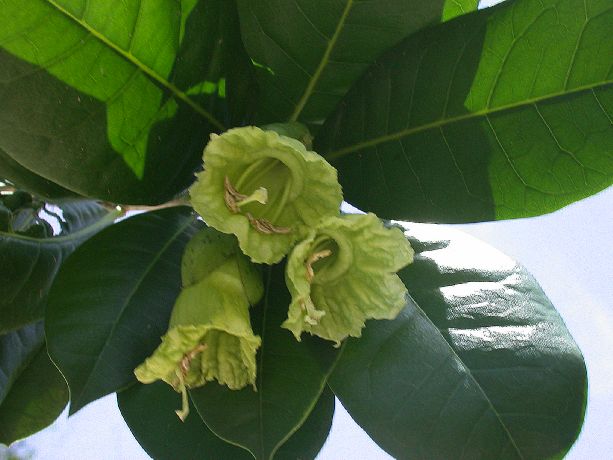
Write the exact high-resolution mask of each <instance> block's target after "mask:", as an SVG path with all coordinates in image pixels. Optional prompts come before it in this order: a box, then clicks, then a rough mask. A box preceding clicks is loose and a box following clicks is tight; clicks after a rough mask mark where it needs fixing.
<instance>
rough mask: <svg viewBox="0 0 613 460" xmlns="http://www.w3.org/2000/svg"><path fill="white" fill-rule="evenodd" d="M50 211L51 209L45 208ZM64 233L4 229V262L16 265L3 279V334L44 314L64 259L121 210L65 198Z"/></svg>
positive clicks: (61, 208)
mask: <svg viewBox="0 0 613 460" xmlns="http://www.w3.org/2000/svg"><path fill="white" fill-rule="evenodd" d="M43 210H46V211H49V210H50V208H48V207H46V206H45V207H44V208H43ZM56 210H57V211H58V212H59V213H61V220H59V225H60V229H61V230H60V233H59V234H58V235H56V236H53V237H47V238H32V237H27V236H23V235H19V234H16V233H9V232H0V264H2V266H6V267H12V270H10V271H9V272H8V273H7V274H6V276H3V277H2V279H1V280H0V288H1V289H2V292H3V293H4V295H3V297H2V299H0V333H3V332H6V331H9V330H14V329H16V328H19V327H22V326H24V325H25V324H27V323H30V322H32V321H36V320H39V319H41V318H42V317H43V313H44V308H45V305H46V301H47V294H48V291H49V289H50V287H51V284H52V283H53V280H54V278H55V275H56V274H57V272H58V270H59V268H60V266H61V265H62V263H63V261H64V260H65V259H66V258H67V257H68V256H69V255H70V254H71V253H72V252H73V251H74V250H75V249H76V248H77V247H78V246H79V245H80V244H81V243H83V242H84V241H86V240H87V239H88V238H90V237H91V236H93V235H94V234H96V233H97V232H99V231H100V230H102V229H103V228H105V227H107V226H108V225H111V224H112V223H113V221H114V220H115V219H116V218H117V217H119V215H120V211H117V210H115V211H108V210H106V209H105V208H104V207H102V206H100V205H99V204H97V203H95V202H92V201H65V202H62V203H59V204H58V205H57V209H56Z"/></svg>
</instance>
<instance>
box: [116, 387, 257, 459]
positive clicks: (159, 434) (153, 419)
mask: <svg viewBox="0 0 613 460" xmlns="http://www.w3.org/2000/svg"><path fill="white" fill-rule="evenodd" d="M117 404H118V405H119V409H120V410H121V415H122V416H123V418H124V420H125V421H126V423H127V424H128V426H129V427H130V430H131V431H132V434H133V435H134V437H135V438H136V440H137V441H138V442H139V444H140V445H141V446H142V448H143V449H145V451H146V452H147V453H148V454H149V455H150V456H151V457H153V458H155V459H157V460H164V459H168V460H175V459H182V460H183V459H184V460H189V459H194V460H195V459H202V460H205V459H210V460H213V459H214V460H249V459H253V457H252V456H251V454H249V452H247V451H246V450H244V449H241V448H240V447H237V446H233V445H231V444H228V443H226V442H224V441H222V440H221V439H219V438H218V437H217V436H215V435H214V434H213V433H212V432H211V430H209V429H208V428H207V427H206V425H205V424H204V422H203V421H202V420H201V419H200V417H198V414H197V413H196V411H195V410H192V411H191V414H190V415H189V416H188V417H187V418H186V419H185V422H182V421H181V420H179V417H177V414H175V410H176V409H177V407H178V405H180V396H179V395H178V394H177V393H176V392H175V391H174V390H173V389H172V388H171V387H170V386H168V385H166V384H165V383H163V382H157V383H152V384H149V385H141V384H136V385H134V386H132V387H130V388H128V389H127V390H125V391H122V392H121V393H118V394H117Z"/></svg>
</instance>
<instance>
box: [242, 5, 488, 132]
mask: <svg viewBox="0 0 613 460" xmlns="http://www.w3.org/2000/svg"><path fill="white" fill-rule="evenodd" d="M444 3H445V2H444V1H443V0H432V1H427V2H423V1H415V0H410V1H407V0H375V1H368V2H360V1H357V0H343V1H335V2H332V1H330V0H308V1H305V0H297V1H293V2H289V1H287V2H272V1H268V0H238V9H239V13H240V18H241V29H242V31H243V40H244V41H245V46H246V48H247V51H248V52H249V54H250V55H251V57H252V58H253V59H254V61H255V62H256V65H257V74H258V80H259V82H260V89H261V94H260V99H259V106H258V107H259V117H258V119H259V121H260V122H262V123H273V122H278V121H282V120H286V119H291V120H294V121H295V120H299V121H303V122H306V123H318V124H319V123H321V122H322V121H323V120H324V119H325V118H326V116H327V115H328V114H329V113H330V112H331V111H332V109H333V108H334V106H335V105H336V103H337V102H338V101H339V100H340V98H341V97H342V96H343V95H344V94H345V93H346V92H347V90H348V89H349V88H350V86H351V84H352V83H353V82H354V80H355V79H356V78H357V77H358V76H359V75H360V74H361V73H362V72H363V71H364V69H366V67H367V66H368V65H369V64H370V63H371V62H372V61H373V60H374V59H375V58H376V57H377V56H378V55H379V54H380V53H381V52H383V51H384V50H386V49H387V48H389V47H390V46H391V45H393V44H395V43H397V42H398V41H399V40H401V39H402V38H404V37H406V36H407V35H409V34H411V33H413V32H415V31H417V30H419V29H421V28H422V27H424V26H427V25H429V24H434V23H437V22H439V21H440V20H441V17H442V14H443V8H444ZM468 3H471V2H463V4H466V5H468ZM472 3H475V2H474V1H473V2H472ZM474 6H476V5H474ZM456 11H457V10H456ZM445 14H446V15H449V16H450V15H452V12H448V8H446V9H445Z"/></svg>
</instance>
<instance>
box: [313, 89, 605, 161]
mask: <svg viewBox="0 0 613 460" xmlns="http://www.w3.org/2000/svg"><path fill="white" fill-rule="evenodd" d="M612 85H613V82H612V81H611V80H603V81H599V82H595V83H591V84H589V85H583V86H578V87H576V88H573V89H572V90H570V91H562V92H557V93H550V94H546V95H544V96H539V97H535V98H531V99H525V100H522V101H519V102H515V103H512V104H507V105H501V106H499V107H495V108H489V107H487V108H485V109H481V110H478V111H476V112H469V113H465V114H463V115H458V116H455V117H450V118H441V119H439V120H435V121H432V122H430V123H426V124H423V125H419V126H414V127H412V128H407V129H403V130H401V131H396V132H394V133H390V134H386V135H383V136H379V137H375V138H373V139H370V140H367V141H363V142H358V143H357V144H353V145H349V146H347V147H344V148H341V149H339V150H336V151H333V152H331V153H329V154H324V157H325V158H326V159H327V160H328V161H332V160H337V159H339V158H342V157H344V156H346V155H348V154H351V153H354V152H357V151H359V150H363V149H365V148H368V147H374V146H375V145H379V144H383V143H386V142H390V141H395V140H399V139H402V138H404V137H408V136H410V135H413V134H417V133H420V132H423V131H427V130H429V129H434V128H440V127H444V126H446V125H448V124H453V123H458V122H461V121H466V120H470V119H473V118H487V117H489V116H490V115H495V114H499V113H501V112H505V111H510V110H515V109H518V108H522V107H529V106H532V105H535V104H538V103H539V102H543V101H549V100H552V99H557V98H563V97H566V96H570V95H573V94H577V93H582V92H585V91H590V90H594V88H598V87H606V86H612Z"/></svg>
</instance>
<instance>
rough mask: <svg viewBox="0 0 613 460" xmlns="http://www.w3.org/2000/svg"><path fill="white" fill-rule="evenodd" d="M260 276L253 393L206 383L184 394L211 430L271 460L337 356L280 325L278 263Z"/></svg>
mask: <svg viewBox="0 0 613 460" xmlns="http://www.w3.org/2000/svg"><path fill="white" fill-rule="evenodd" d="M266 278H267V279H266V282H265V285H266V286H267V288H266V293H265V295H264V300H263V301H262V302H261V303H260V305H259V306H257V307H255V308H253V309H252V314H251V316H252V323H253V326H254V331H255V333H256V334H259V335H260V336H261V337H262V347H261V348H260V350H259V351H258V368H257V371H258V375H257V381H256V386H257V391H254V390H253V389H252V388H250V387H248V388H244V389H242V390H239V391H233V390H229V389H228V388H227V387H224V386H221V385H216V384H207V385H205V386H204V387H202V388H198V389H196V390H192V391H191V392H190V393H191V396H192V401H193V402H194V405H195V406H196V409H197V410H198V413H199V414H200V416H201V417H202V419H203V420H204V422H205V423H206V424H207V426H208V427H209V428H210V429H211V430H212V431H213V432H214V433H215V434H217V435H218V436H219V437H220V438H222V439H224V440H226V441H228V442H231V443H233V444H236V445H240V446H242V447H245V448H246V449H248V450H249V451H250V452H251V453H253V455H254V456H255V457H256V458H258V459H269V458H273V456H274V455H275V453H276V452H277V450H278V449H279V447H280V446H281V445H282V444H283V443H284V442H285V441H286V440H287V439H289V438H290V436H291V435H292V434H293V433H294V432H295V431H296V430H297V429H298V428H299V427H300V426H301V425H302V424H303V423H304V421H305V420H306V419H307V417H308V415H309V413H310V412H311V410H312V409H313V407H314V406H315V404H316V402H317V400H318V398H319V396H320V394H321V393H322V391H323V389H324V387H325V382H326V377H327V375H328V374H329V372H330V371H331V369H332V367H333V365H334V363H335V361H336V358H337V356H338V350H336V349H334V348H333V347H332V345H331V344H330V343H328V342H324V341H320V340H316V339H312V338H310V339H309V340H306V339H305V340H303V342H302V343H299V342H297V341H296V340H295V339H294V338H293V337H292V335H291V333H290V332H289V331H286V330H284V329H281V327H280V325H281V322H282V321H283V320H284V319H285V317H286V315H287V307H288V305H289V301H290V298H289V293H288V292H287V288H286V287H285V282H284V276H283V267H282V266H279V265H277V266H275V267H273V268H272V269H271V270H270V271H269V273H268V275H267V277H266ZM290 447H291V446H290Z"/></svg>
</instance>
